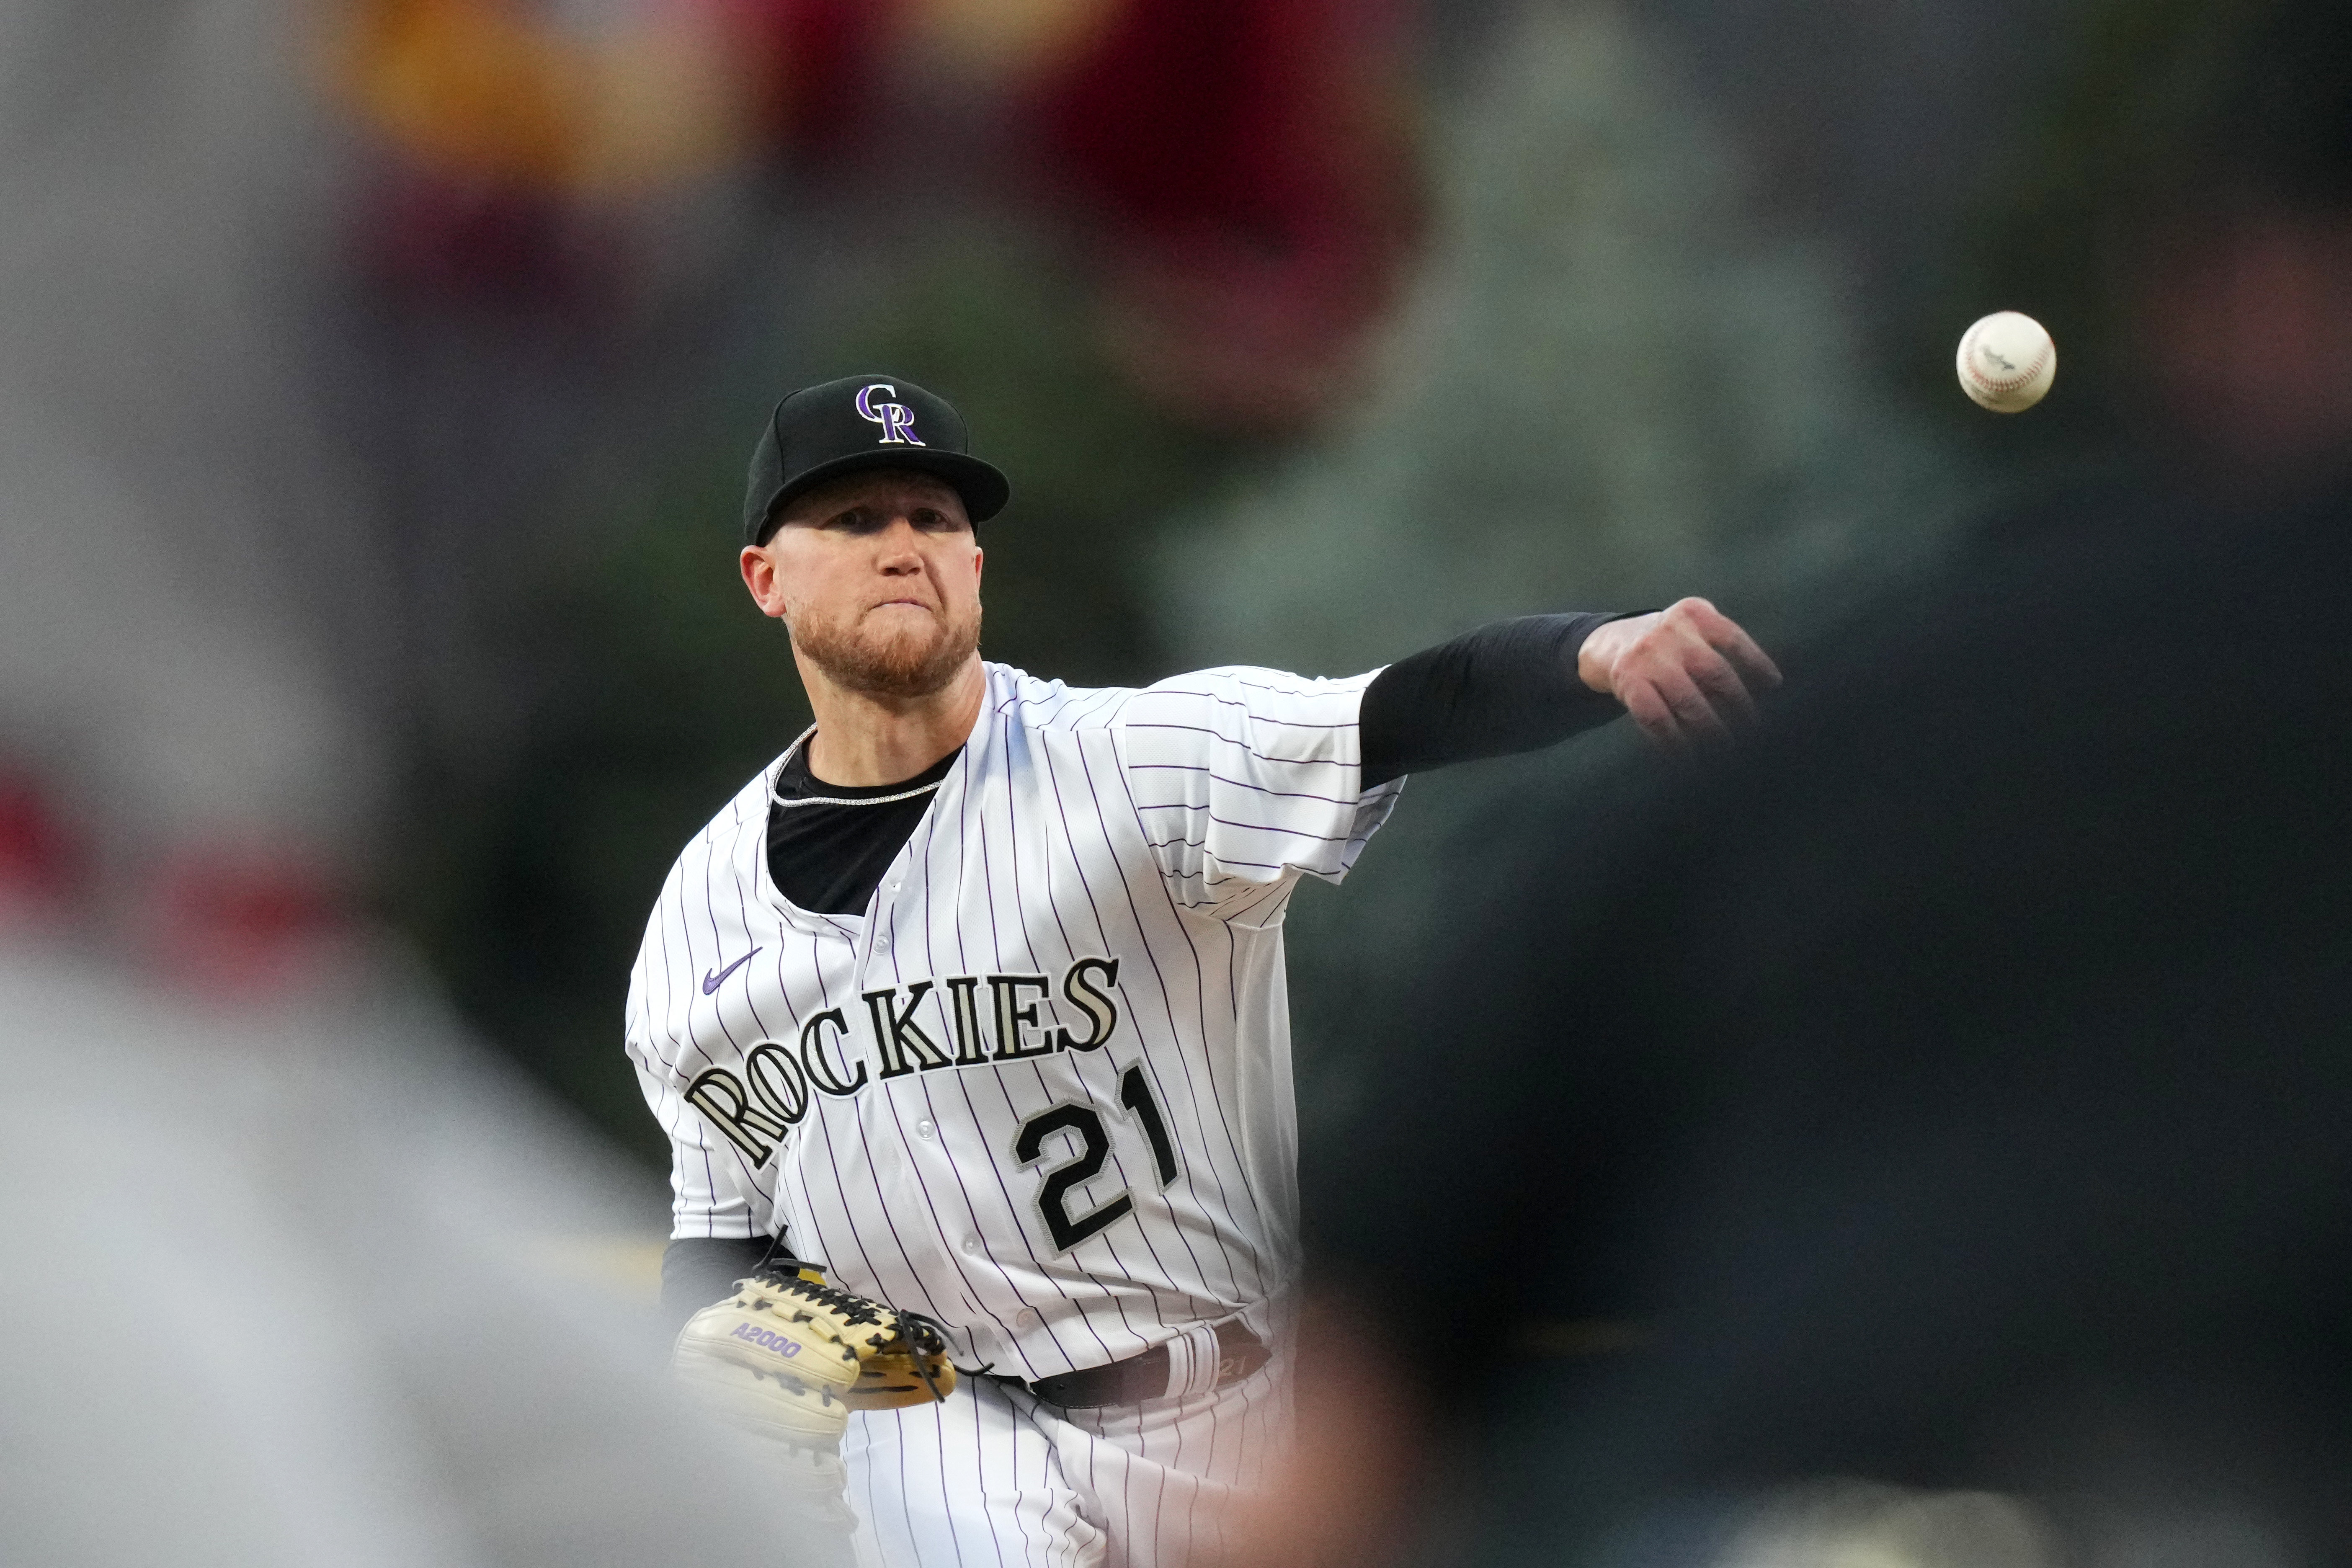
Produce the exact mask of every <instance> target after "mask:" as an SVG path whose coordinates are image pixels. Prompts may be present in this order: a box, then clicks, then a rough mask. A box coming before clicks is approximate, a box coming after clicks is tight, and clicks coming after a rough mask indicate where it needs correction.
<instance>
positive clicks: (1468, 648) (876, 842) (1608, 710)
mask: <svg viewBox="0 0 2352 1568" xmlns="http://www.w3.org/2000/svg"><path fill="white" fill-rule="evenodd" d="M1616 618H1617V617H1616V616H1613V615H1606V614H1598V613H1591V612H1585V613H1579V614H1575V615H1565V616H1527V617H1526V618H1524V619H1521V620H1514V621H1496V622H1493V623H1492V624H1490V625H1487V626H1480V627H1479V628H1478V629H1477V630H1475V631H1473V632H1468V633H1465V634H1464V635H1463V636H1461V637H1455V638H1454V640H1453V641H1451V642H1447V643H1441V644H1440V645H1438V646H1437V647H1433V648H1428V649H1424V650H1423V651H1422V652H1420V653H1417V654H1414V655H1412V657H1411V658H1402V659H1399V660H1398V661H1397V662H1396V663H1394V664H1392V665H1391V666H1389V667H1388V668H1386V669H1384V670H1382V671H1381V673H1380V674H1379V675H1377V676H1375V677H1374V678H1373V679H1372V683H1371V684H1370V686H1368V687H1366V688H1365V689H1364V698H1363V702H1362V704H1361V706H1360V710H1359V712H1358V716H1357V721H1358V724H1359V725H1360V731H1359V734H1360V744H1361V747H1362V750H1361V752H1360V755H1361V758H1362V779H1363V787H1364V788H1366V789H1370V788H1371V787H1373V786H1374V785H1376V784H1386V783H1388V782H1389V781H1390V780H1391V779H1395V778H1402V777H1403V776H1404V775H1405V774H1406V773H1422V772H1425V771H1426V770H1428V769H1430V768H1435V767H1443V766H1444V765H1445V764H1447V763H1466V762H1470V761H1473V760H1475V759H1476V758H1479V757H1499V756H1505V755H1507V754H1509V753H1511V752H1532V751H1535V750H1538V748H1540V747H1544V746H1549V745H1551V744H1553V743H1555V742H1559V741H1564V740H1566V739H1568V738H1569V737H1570V735H1573V734H1575V733H1577V732H1578V731H1582V730H1589V729H1591V728H1592V727H1593V726H1595V725H1597V724H1601V723H1605V722H1607V721H1609V720H1611V719H1612V718H1614V717H1616V716H1617V715H1618V714H1619V713H1621V712H1622V711H1624V710H1623V709H1622V708H1620V707H1619V706H1618V704H1617V700H1616V699H1614V698H1612V697H1608V696H1604V695H1602V694H1601V693H1600V692H1598V691H1594V690H1592V689H1591V688H1589V687H1587V686H1586V685H1585V684H1584V682H1583V681H1582V680H1581V679H1579V678H1578V675H1577V671H1576V658H1577V654H1578V653H1579V652H1580V650H1581V649H1582V648H1583V647H1584V639H1585V638H1586V637H1589V636H1591V633H1592V628H1593V627H1595V626H1600V625H1601V623H1602V622H1604V621H1610V620H1614V619H1616ZM961 755H963V750H962V748H961V747H958V748H957V749H956V750H955V751H953V752H949V753H948V754H947V755H946V756H944V757H941V758H940V760H939V761H938V762H936V763H932V764H931V765H930V766H929V767H928V768H926V769H924V770H923V771H922V772H921V773H917V774H916V775H915V776H914V777H913V778H910V779H906V780H902V781H901V782H899V783H898V784H873V785H864V786H859V785H847V784H825V783H824V782H823V781H821V780H819V779H818V778H816V777H815V775H814V774H812V773H810V772H809V766H808V748H807V747H806V746H801V747H798V748H796V749H795V750H794V751H793V754H792V756H791V757H789V758H788V759H786V761H785V763H784V765H783V766H782V768H781V769H779V770H778V771H777V775H776V781H775V786H774V787H775V794H776V795H777V797H778V798H779V799H782V800H786V801H792V800H807V799H809V798H811V797H813V796H814V797H821V798H823V799H824V800H827V801H835V800H838V801H875V800H881V799H882V797H884V796H887V795H900V794H904V793H905V792H907V791H909V790H919V789H921V786H922V785H924V784H933V783H936V782H938V781H939V780H940V779H943V778H945V777H947V775H948V771H949V770H950V769H951V768H953V767H954V766H955V764H956V759H957V758H958V757H961ZM932 794H933V792H932V791H929V790H922V792H921V793H920V794H917V795H908V796H907V798H906V799H904V800H892V801H886V802H884V804H881V805H775V804H773V803H771V804H770V805H769V807H768V870H769V874H770V875H771V876H772V877H773V878H774V879H775V883H776V887H777V889H779V890H780V891H782V894H783V895H784V897H785V898H787V899H790V900H792V901H793V903H794V904H796V905H798V906H799V907H800V908H802V909H804V910H810V911H812V912H814V913H818V914H834V915H857V914H863V913H865V912H866V905H867V904H868V903H869V902H871V901H872V900H873V897H874V889H876V888H877V887H879V886H880V885H881V882H882V877H883V874H884V873H885V872H887V871H888V870H889V868H890V863H891V862H892V861H893V860H895V859H897V858H898V851H899V850H900V849H902V848H904V847H906V844H907V840H908V838H910V837H913V836H914V832H915V828H916V826H917V825H918V824H919V823H920V822H921V821H922V820H923V814H924V813H925V812H927V811H929V809H930V808H931V796H932ZM769 1246H770V1243H769V1241H768V1240H767V1238H766V1237H760V1238H758V1239H756V1240H752V1241H748V1242H735V1241H716V1240H699V1239H697V1240H692V1241H678V1242H673V1243H671V1245H670V1250H669V1253H668V1255H667V1257H666V1258H664V1260H663V1266H662V1276H663V1289H662V1298H663V1300H664V1302H665V1303H666V1304H667V1305H669V1307H670V1309H671V1315H672V1316H673V1317H676V1318H677V1320H678V1321H680V1322H681V1323H682V1322H684V1321H685V1320H686V1318H687V1317H688V1316H690V1315H692V1313H693V1312H695V1311H696V1310H698V1309H699V1308H700V1307H701V1306H704V1305H707V1304H708V1303H709V1302H711V1301H716V1300H719V1299H720V1298H721V1297H723V1296H725V1295H726V1294H727V1292H728V1290H729V1289H730V1288H731V1287H732V1286H733V1284H734V1282H735V1280H737V1279H740V1278H741V1277H742V1276H743V1275H744V1274H746V1273H748V1272H749V1271H750V1270H751V1268H752V1266H753V1265H755V1264H757V1263H758V1262H759V1260H760V1258H761V1254H763V1253H764V1252H766V1251H767V1249H768V1247H769ZM687 1303H691V1304H687ZM681 1306H683V1310H679V1308H680V1307H681Z"/></svg>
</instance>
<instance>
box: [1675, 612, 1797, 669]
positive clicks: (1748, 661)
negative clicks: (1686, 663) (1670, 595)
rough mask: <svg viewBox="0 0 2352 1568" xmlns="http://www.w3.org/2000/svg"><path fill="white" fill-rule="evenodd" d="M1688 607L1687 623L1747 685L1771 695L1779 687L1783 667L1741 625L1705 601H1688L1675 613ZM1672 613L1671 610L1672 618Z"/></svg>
mask: <svg viewBox="0 0 2352 1568" xmlns="http://www.w3.org/2000/svg"><path fill="white" fill-rule="evenodd" d="M1685 605H1686V606H1688V607H1689V613H1688V616H1686V620H1687V622H1688V624H1689V625H1690V626H1691V627H1692V628H1693V629H1694V630H1695V631H1696V633H1697V634H1698V636H1699V637H1700V639H1701V640H1702V641H1704V642H1705V643H1706V645H1707V647H1711V648H1713V649H1714V650H1715V651H1716V652H1717V653H1718V654H1720V655H1722V656H1723V658H1725V659H1726V660H1727V662H1729V663H1730V664H1731V665H1732V666H1733V667H1734V668H1737V669H1738V671H1739V673H1740V675H1741V677H1742V679H1744V680H1745V681H1746V682H1747V683H1748V686H1749V687H1750V688H1751V689H1755V690H1759V691H1769V690H1771V689H1773V688H1774V687H1776V686H1778V685H1780V666H1779V665H1777V664H1774V663H1773V662H1772V660H1771V658H1770V657H1769V655H1767V654H1766V653H1765V651H1764V650H1763V649H1762V648H1760V647H1757V646H1756V639H1755V638H1754V637H1749V636H1748V634H1747V632H1746V631H1744V630H1742V629H1741V628H1740V626H1739V624H1738V622H1736V621H1734V620H1733V619H1732V618H1731V617H1730V616H1727V615H1725V614H1724V613H1723V612H1722V611H1720V610H1718V609H1717V608H1716V607H1715V606H1714V605H1710V604H1708V603H1707V602H1706V600H1705V599H1685V600H1683V601H1682V602H1681V603H1680V604H1678V605H1675V606H1673V609H1674V610H1679V609H1683V608H1684V607H1685ZM1672 613H1673V610H1669V611H1668V614H1669V615H1671V614H1672Z"/></svg>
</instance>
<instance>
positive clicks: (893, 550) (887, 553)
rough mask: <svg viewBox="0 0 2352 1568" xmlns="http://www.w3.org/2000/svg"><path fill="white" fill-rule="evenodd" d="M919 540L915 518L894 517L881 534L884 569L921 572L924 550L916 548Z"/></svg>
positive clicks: (881, 562) (900, 571)
mask: <svg viewBox="0 0 2352 1568" xmlns="http://www.w3.org/2000/svg"><path fill="white" fill-rule="evenodd" d="M918 543H919V534H918V531H917V530H916V528H915V524H914V520H913V519H911V518H907V517H894V518H892V519H891V520H890V521H889V522H888V523H887V524H886V525H885V526H884V528H883V530H882V534H881V544H882V553H881V559H880V564H881V568H882V570H883V571H885V572H891V573H907V572H920V571H921V570H922V569H923V556H922V552H921V551H920V550H919V549H918V548H916V546H917V544H918Z"/></svg>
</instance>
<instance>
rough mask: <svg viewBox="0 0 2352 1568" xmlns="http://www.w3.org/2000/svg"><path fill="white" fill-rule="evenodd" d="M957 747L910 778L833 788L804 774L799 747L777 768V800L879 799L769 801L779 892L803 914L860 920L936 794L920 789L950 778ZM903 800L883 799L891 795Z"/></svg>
mask: <svg viewBox="0 0 2352 1568" xmlns="http://www.w3.org/2000/svg"><path fill="white" fill-rule="evenodd" d="M962 755H963V748H962V747H961V746H958V747H957V748H956V749H955V750H954V751H952V752H949V753H948V754H947V755H946V756H944V757H941V758H940V760H939V761H938V762H936V763H932V764H931V765H930V766H929V767H928V768H925V769H924V770H923V771H922V772H921V773H917V774H916V775H915V776H914V777H913V778H910V779H903V780H901V781H899V782H898V783H897V784H826V783H824V781H823V780H822V779H819V778H818V777H817V776H816V775H815V774H814V773H810V772H809V765H808V748H807V747H806V746H799V747H795V748H794V749H793V754H792V755H791V756H789V757H787V758H785V759H784V765H783V766H782V767H781V768H779V769H777V770H776V782H775V785H774V792H775V795H776V799H777V800H807V799H810V798H811V797H815V798H817V799H819V800H826V801H833V800H855V801H881V802H882V804H880V805H776V804H775V802H774V801H771V802H769V804H768V874H769V875H770V876H771V877H772V878H774V879H775V883H776V887H777V889H778V890H780V891H781V892H782V894H783V895H784V897H786V898H788V899H790V900H792V901H793V903H795V904H797V905H799V906H800V907H801V908H802V909H804V910H810V911H811V912H813V913H815V914H821V915H860V914H864V913H865V912H866V904H867V903H868V902H869V901H870V900H872V899H873V897H874V889H877V888H878V887H880V886H881V885H882V874H883V873H884V872H885V871H887V870H888V869H889V868H890V862H891V861H893V860H896V859H897V858H898V851H899V850H900V849H903V848H905V847H906V844H907V840H908V839H909V838H911V837H914V836H915V826H916V825H917V824H918V823H919V822H921V821H922V820H923V813H925V812H927V811H929V810H930V809H931V795H932V794H933V793H934V792H933V791H930V790H927V789H923V786H924V785H925V784H937V783H938V782H939V781H940V780H941V779H943V778H945V777H947V776H948V770H949V769H950V768H952V767H954V766H955V764H956V759H957V758H958V757H961V756H962ZM909 790H921V791H922V793H921V794H919V795H907V798H906V799H904V800H887V799H886V798H885V797H886V796H889V795H906V794H907V792H908V791H909Z"/></svg>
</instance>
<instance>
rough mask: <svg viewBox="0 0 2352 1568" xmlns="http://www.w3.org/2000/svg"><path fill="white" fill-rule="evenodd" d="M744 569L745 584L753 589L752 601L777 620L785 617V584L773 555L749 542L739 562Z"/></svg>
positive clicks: (761, 610) (762, 611)
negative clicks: (779, 574) (777, 571)
mask: <svg viewBox="0 0 2352 1568" xmlns="http://www.w3.org/2000/svg"><path fill="white" fill-rule="evenodd" d="M739 564H740V566H741V567H742V570H743V586H744V587H746V588H748V589H750V590H751V602H752V603H753V604H755V605H759V606H760V613H761V615H763V616H771V617H772V618H774V619H776V620H780V621H781V620H782V619H783V618H784V584H783V580H782V578H781V577H780V576H778V575H777V573H776V563H775V560H774V558H773V557H772V556H770V555H769V553H768V552H766V551H765V550H763V549H761V547H760V546H758V545H756V544H747V545H745V546H744V547H743V553H742V555H741V557H740V560H739Z"/></svg>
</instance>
